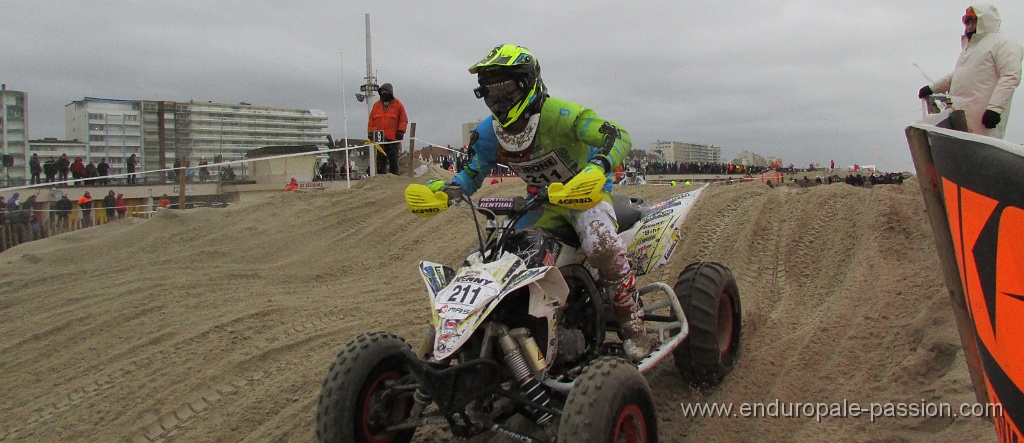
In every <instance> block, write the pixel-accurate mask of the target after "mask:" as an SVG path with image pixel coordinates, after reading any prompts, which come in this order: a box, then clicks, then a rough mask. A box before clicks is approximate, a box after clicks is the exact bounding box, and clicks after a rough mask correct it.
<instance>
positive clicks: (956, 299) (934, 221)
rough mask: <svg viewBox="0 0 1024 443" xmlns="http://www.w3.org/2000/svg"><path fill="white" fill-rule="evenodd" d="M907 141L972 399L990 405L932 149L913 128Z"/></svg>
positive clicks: (920, 130) (921, 131)
mask: <svg viewBox="0 0 1024 443" xmlns="http://www.w3.org/2000/svg"><path fill="white" fill-rule="evenodd" d="M906 134H907V142H908V143H909V144H910V156H911V158H912V159H913V160H914V167H915V168H916V169H917V175H918V177H917V181H918V184H919V185H920V186H921V195H922V196H923V197H924V203H925V207H926V208H927V210H928V221H929V222H930V223H931V226H932V236H933V237H934V238H935V249H937V250H938V252H939V263H940V264H941V265H942V274H943V276H944V277H945V283H946V291H947V292H948V295H949V300H950V302H952V303H951V304H952V306H953V317H954V318H955V319H956V327H957V330H959V331H960V345H961V346H963V348H964V359H965V360H966V361H967V369H968V371H967V372H968V374H970V376H971V383H972V384H973V385H974V397H975V399H977V401H978V403H983V404H984V403H989V396H988V388H987V386H986V383H985V376H984V374H985V371H984V369H983V368H982V367H981V354H980V351H979V350H978V337H977V334H976V333H975V330H974V325H973V323H972V321H971V314H970V312H969V310H968V307H967V298H966V297H965V296H964V289H963V283H962V282H961V280H960V268H959V267H957V264H956V248H955V247H954V246H953V238H952V237H951V236H950V229H949V218H948V217H947V215H946V205H945V204H944V201H943V197H942V187H941V186H942V185H941V183H939V176H938V172H937V171H936V170H935V163H934V161H933V160H932V153H931V146H930V145H929V144H928V132H927V131H925V130H923V129H919V128H915V127H913V126H911V127H908V128H907V129H906Z"/></svg>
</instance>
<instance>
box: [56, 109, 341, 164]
mask: <svg viewBox="0 0 1024 443" xmlns="http://www.w3.org/2000/svg"><path fill="white" fill-rule="evenodd" d="M64 114H65V122H66V128H67V130H66V132H67V138H68V139H69V140H74V139H78V140H82V141H85V142H86V143H87V145H88V151H89V152H88V154H89V159H90V160H95V161H96V162H97V163H98V162H99V159H100V157H102V158H106V159H107V162H108V163H109V164H110V166H111V171H110V172H111V174H120V173H124V172H125V171H124V168H125V160H126V159H127V158H128V157H129V156H131V154H133V153H134V154H136V155H137V156H138V158H139V170H140V171H145V170H156V169H166V168H169V167H171V166H172V165H173V163H174V160H175V159H176V158H179V157H187V158H188V159H189V161H190V162H191V163H192V164H193V165H196V164H198V163H199V161H201V160H202V159H204V158H205V159H207V160H208V161H210V162H213V161H215V159H216V158H218V157H219V158H222V159H223V160H238V159H241V158H243V156H244V155H245V153H246V152H248V151H249V150H252V149H256V148H261V147H264V146H271V145H325V144H326V142H327V115H326V114H325V113H323V112H322V111H318V110H315V109H292V108H280V107H270V106H256V105H252V104H250V103H245V102H242V103H238V104H225V103H213V102H196V101H188V102H178V101H168V100H117V99H104V98H92V97H85V98H84V99H82V100H79V101H75V102H72V103H70V104H68V105H66V106H65V107H64Z"/></svg>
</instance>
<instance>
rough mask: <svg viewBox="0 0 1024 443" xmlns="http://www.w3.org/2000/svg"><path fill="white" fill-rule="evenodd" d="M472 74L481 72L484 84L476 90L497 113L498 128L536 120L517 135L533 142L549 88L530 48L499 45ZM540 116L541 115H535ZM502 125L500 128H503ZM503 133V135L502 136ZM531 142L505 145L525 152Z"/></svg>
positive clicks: (495, 116) (472, 68)
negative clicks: (542, 78)
mask: <svg viewBox="0 0 1024 443" xmlns="http://www.w3.org/2000/svg"><path fill="white" fill-rule="evenodd" d="M469 73H470V74H476V75H477V81H478V83H479V84H480V87H478V88H476V89H474V90H473V92H474V93H475V94H476V97H477V98H482V99H484V103H486V104H487V108H488V109H490V110H491V114H492V115H494V121H495V122H496V123H497V124H496V125H495V128H496V129H499V131H498V132H502V131H500V130H501V129H504V128H508V127H509V126H510V125H512V124H513V123H515V122H517V121H519V120H520V119H523V118H526V119H529V120H532V121H531V122H530V123H529V124H528V125H527V130H524V131H523V132H520V133H519V134H516V135H517V136H518V137H519V138H520V139H523V136H524V135H526V136H527V137H525V138H527V139H529V141H530V142H532V140H533V134H534V133H536V130H537V126H538V125H537V121H536V120H538V118H539V115H540V112H539V109H540V105H541V104H542V102H543V98H544V97H545V96H546V95H547V89H546V88H545V87H544V82H543V81H542V80H541V77H540V63H539V62H537V58H536V57H534V56H533V53H531V52H530V50H529V49H526V48H524V47H522V46H516V45H508V44H506V45H499V46H496V47H494V49H492V50H491V52H489V53H487V56H486V57H484V58H483V60H480V61H479V62H477V64H475V65H473V66H471V67H470V68H469ZM531 117H538V118H531ZM499 125H500V128H499ZM500 135H501V134H499V138H501V137H500ZM529 145H530V143H516V144H514V145H510V146H505V145H504V144H503V147H505V148H506V149H507V150H509V151H513V152H515V151H521V150H523V149H526V148H527V147H529Z"/></svg>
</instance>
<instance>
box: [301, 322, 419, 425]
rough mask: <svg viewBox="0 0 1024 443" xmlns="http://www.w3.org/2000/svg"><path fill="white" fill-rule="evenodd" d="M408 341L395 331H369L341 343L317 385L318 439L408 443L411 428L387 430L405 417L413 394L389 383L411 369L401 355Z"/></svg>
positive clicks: (394, 381) (397, 379) (393, 382)
mask: <svg viewBox="0 0 1024 443" xmlns="http://www.w3.org/2000/svg"><path fill="white" fill-rule="evenodd" d="M408 347H409V345H408V344H407V343H406V342H405V340H403V339H402V337H399V336H398V335H395V334H389V333H386V332H368V333H364V334H361V335H359V336H357V337H356V338H355V339H353V340H352V341H350V342H348V344H347V345H345V349H343V350H342V351H341V353H339V354H338V358H337V359H335V360H334V363H332V364H331V367H330V369H329V370H328V371H327V377H326V378H324V384H323V387H322V388H321V389H320V400H319V403H318V406H317V410H316V438H317V441H319V442H321V443H329V442H330V443H335V442H346V443H347V442H354V443H408V442H409V441H411V440H412V436H413V434H414V433H415V432H416V430H415V429H407V430H401V431H394V432H387V430H386V429H387V427H388V426H391V425H394V424H397V423H401V422H402V421H404V420H405V419H406V418H408V416H409V411H410V409H411V407H412V404H413V399H412V396H411V395H403V396H399V395H396V393H395V392H394V391H392V390H390V388H391V387H392V386H393V385H395V384H397V382H398V381H399V380H400V379H401V378H402V377H404V376H406V375H408V374H409V371H408V370H407V369H406V368H405V364H404V363H402V360H401V357H399V355H400V354H401V352H402V349H403V348H408Z"/></svg>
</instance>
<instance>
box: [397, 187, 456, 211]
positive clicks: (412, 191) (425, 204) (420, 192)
mask: <svg viewBox="0 0 1024 443" xmlns="http://www.w3.org/2000/svg"><path fill="white" fill-rule="evenodd" d="M405 205H406V206H408V207H409V212H412V213H413V214H416V215H418V216H420V217H430V216H432V215H437V214H439V213H441V211H444V210H445V209H448V194H447V193H445V192H444V191H432V190H430V188H427V186H426V185H421V184H419V183H413V184H411V185H409V186H407V187H406V188H405Z"/></svg>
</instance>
